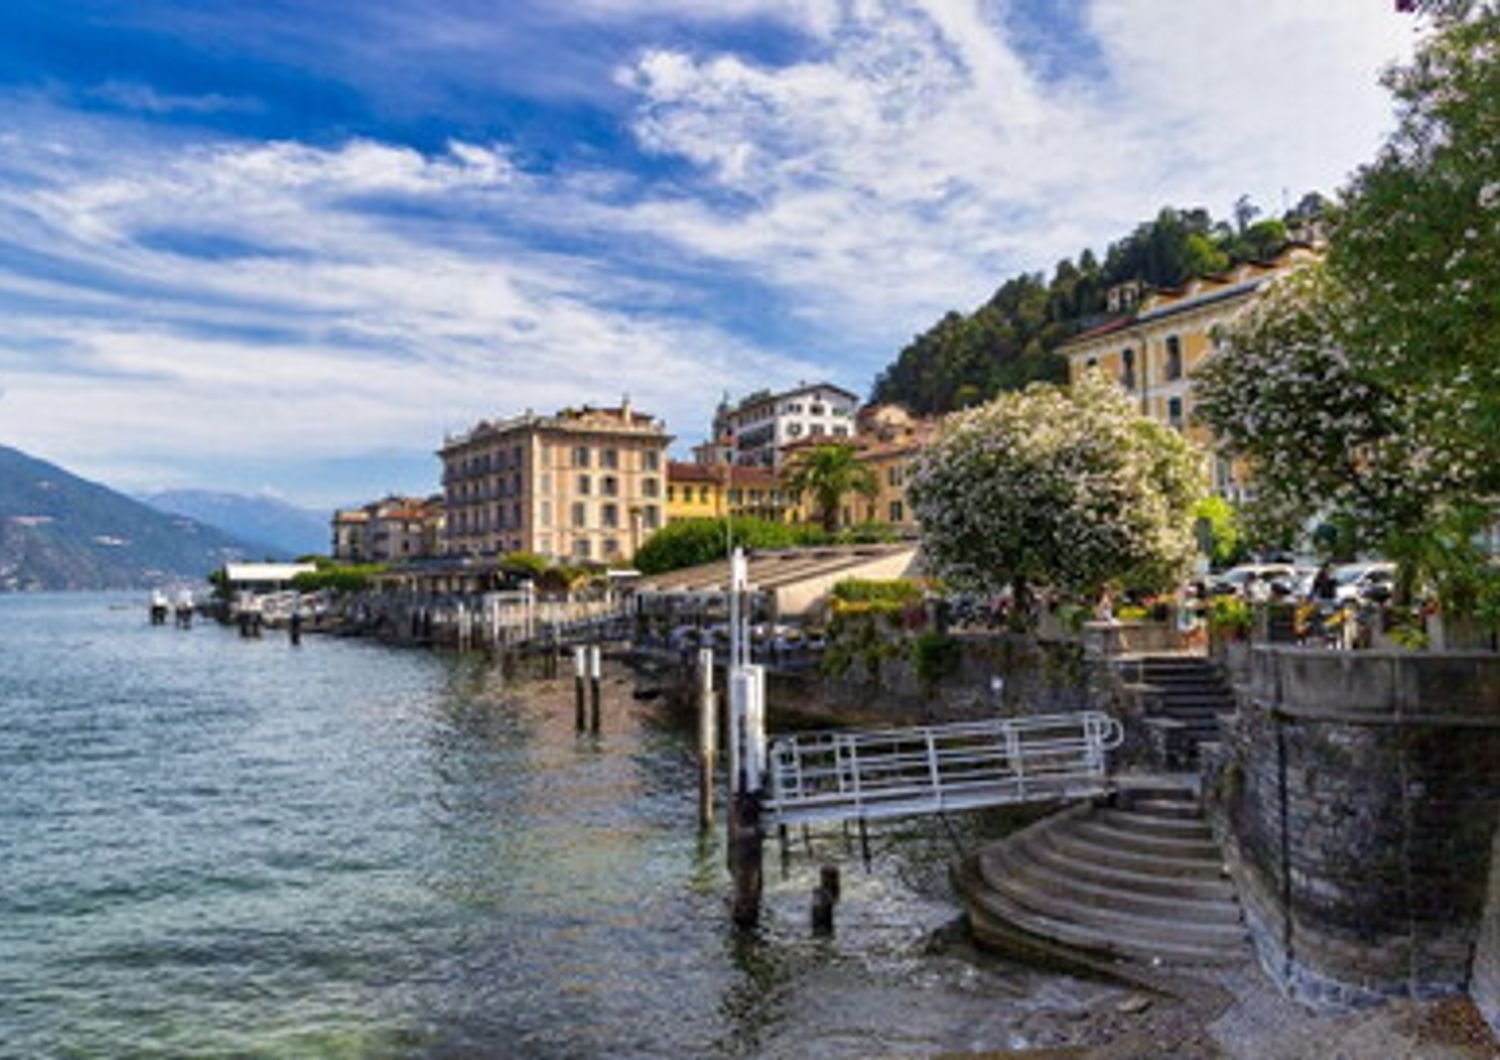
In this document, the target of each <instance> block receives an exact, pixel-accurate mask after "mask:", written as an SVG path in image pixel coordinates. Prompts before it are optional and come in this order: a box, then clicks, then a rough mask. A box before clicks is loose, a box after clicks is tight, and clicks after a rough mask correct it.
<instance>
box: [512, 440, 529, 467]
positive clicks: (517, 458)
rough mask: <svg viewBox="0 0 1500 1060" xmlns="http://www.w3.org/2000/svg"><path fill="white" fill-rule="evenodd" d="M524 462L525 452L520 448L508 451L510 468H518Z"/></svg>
mask: <svg viewBox="0 0 1500 1060" xmlns="http://www.w3.org/2000/svg"><path fill="white" fill-rule="evenodd" d="M525 462H526V450H525V449H524V448H523V447H522V446H519V445H518V446H516V447H515V448H514V449H512V450H511V451H510V466H511V467H520V466H521V465H522V464H524V463H525Z"/></svg>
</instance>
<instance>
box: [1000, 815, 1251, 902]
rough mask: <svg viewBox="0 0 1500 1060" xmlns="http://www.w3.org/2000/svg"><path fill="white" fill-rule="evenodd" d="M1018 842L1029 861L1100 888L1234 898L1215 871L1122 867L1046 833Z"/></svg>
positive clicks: (1222, 899) (1145, 864)
mask: <svg viewBox="0 0 1500 1060" xmlns="http://www.w3.org/2000/svg"><path fill="white" fill-rule="evenodd" d="M1018 843H1019V844H1020V845H1021V846H1022V848H1023V849H1024V850H1025V851H1026V853H1027V854H1028V855H1029V856H1030V857H1031V858H1032V860H1034V861H1039V862H1042V863H1045V864H1047V865H1048V866H1049V867H1050V868H1051V869H1052V870H1053V871H1054V872H1056V873H1060V874H1063V875H1066V876H1067V877H1068V878H1069V879H1075V880H1080V881H1082V882H1084V883H1092V884H1095V885H1096V886H1099V887H1105V888H1111V889H1114V890H1131V891H1135V892H1138V893H1140V894H1147V895H1153V896H1156V897H1159V898H1168V899H1179V898H1186V899H1197V900H1204V901H1212V902H1230V903H1232V902H1233V901H1234V900H1235V894H1234V884H1232V883H1231V882H1230V881H1229V880H1228V879H1226V878H1225V877H1224V876H1223V875H1222V874H1220V873H1218V872H1215V873H1214V874H1212V875H1210V874H1208V873H1206V872H1205V873H1199V874H1196V875H1183V874H1180V873H1179V872H1177V871H1176V870H1177V866H1176V865H1170V864H1169V865H1165V866H1163V865H1162V864H1161V862H1160V860H1157V861H1154V862H1152V861H1147V862H1138V863H1137V864H1136V865H1135V866H1134V867H1130V868H1125V867H1121V866H1119V865H1118V864H1115V863H1113V862H1111V861H1105V860H1100V859H1099V858H1098V857H1096V856H1094V855H1096V854H1097V853H1098V849H1097V848H1087V849H1086V850H1084V851H1083V852H1081V853H1080V852H1079V851H1078V850H1077V849H1076V848H1069V847H1068V846H1067V844H1066V842H1062V843H1059V842H1058V841H1057V839H1056V838H1055V837H1053V836H1051V835H1048V834H1047V833H1045V832H1039V833H1037V834H1035V835H1032V836H1027V837H1025V838H1023V839H1019V840H1018ZM1164 869H1165V871H1163V870H1164Z"/></svg>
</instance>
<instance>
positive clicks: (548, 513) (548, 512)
mask: <svg viewBox="0 0 1500 1060" xmlns="http://www.w3.org/2000/svg"><path fill="white" fill-rule="evenodd" d="M542 525H543V526H551V525H552V502H551V501H543V502H542Z"/></svg>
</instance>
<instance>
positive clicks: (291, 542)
mask: <svg viewBox="0 0 1500 1060" xmlns="http://www.w3.org/2000/svg"><path fill="white" fill-rule="evenodd" d="M140 499H141V500H142V501H144V502H145V503H146V504H149V505H151V507H153V508H156V509H158V510H160V511H163V512H169V513H171V514H173V515H185V516H187V517H188V518H189V519H196V520H197V521H198V522H200V523H203V524H204V525H205V526H212V527H214V528H215V529H218V530H222V531H224V533H226V534H229V535H230V536H231V537H236V538H239V539H240V540H242V541H249V542H252V543H254V544H259V545H263V546H266V548H267V550H268V552H269V553H271V554H279V555H280V556H284V557H293V556H305V555H307V554H308V553H311V552H316V553H324V554H326V553H327V552H328V547H329V528H328V521H329V518H330V515H331V513H329V512H315V511H310V510H308V509H306V508H298V507H296V506H294V505H291V504H287V503H286V502H285V501H279V500H277V499H276V498H274V497H265V496H260V497H246V496H243V495H241V494H238V493H214V492H211V491H209V490H169V491H166V492H163V493H151V494H145V495H142V496H141V498H140Z"/></svg>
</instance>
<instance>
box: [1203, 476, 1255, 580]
mask: <svg viewBox="0 0 1500 1060" xmlns="http://www.w3.org/2000/svg"><path fill="white" fill-rule="evenodd" d="M1193 514H1194V516H1195V517H1196V519H1197V530H1198V537H1199V541H1200V543H1202V544H1206V545H1207V546H1208V548H1207V551H1208V558H1209V561H1210V562H1211V563H1212V564H1213V565H1214V566H1215V567H1219V568H1223V567H1232V566H1234V565H1235V564H1236V563H1239V562H1241V561H1242V560H1243V559H1244V558H1245V555H1246V553H1247V552H1248V551H1249V550H1248V549H1247V548H1246V545H1245V535H1244V530H1243V528H1242V527H1241V526H1240V513H1239V512H1238V511H1237V510H1236V509H1235V507H1234V505H1232V504H1230V503H1229V502H1228V501H1226V500H1225V499H1224V498H1223V497H1220V496H1219V495H1218V494H1217V493H1211V494H1209V495H1208V496H1207V497H1204V498H1203V499H1202V500H1201V501H1199V502H1198V506H1197V508H1195V509H1194V511H1193Z"/></svg>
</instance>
